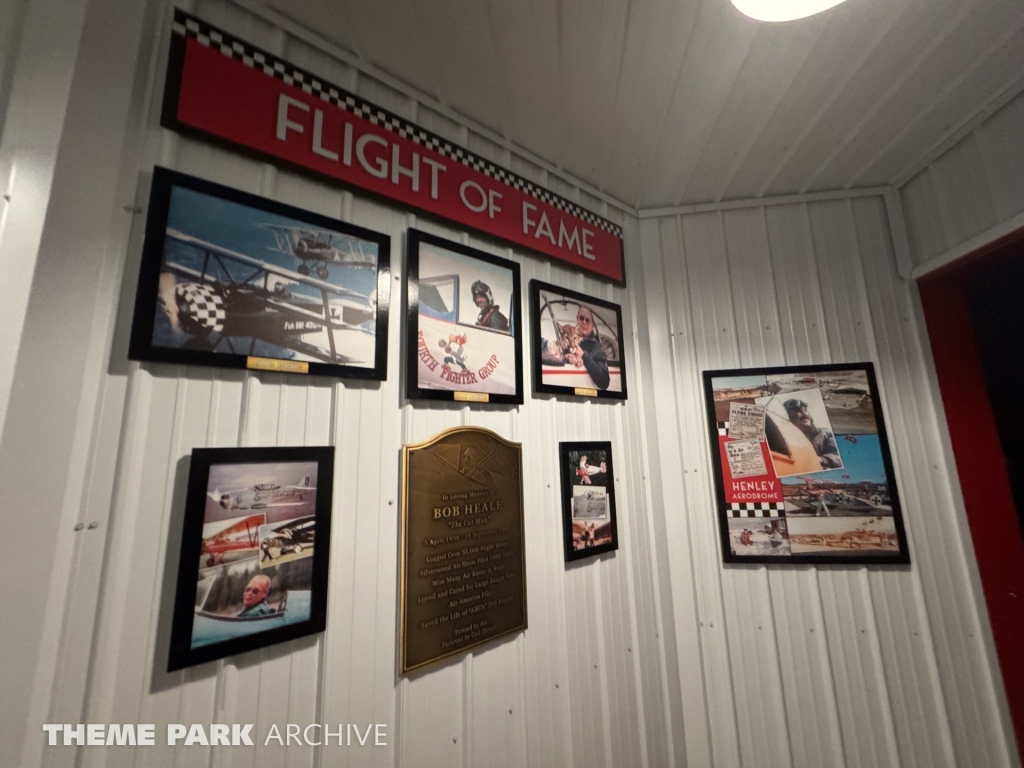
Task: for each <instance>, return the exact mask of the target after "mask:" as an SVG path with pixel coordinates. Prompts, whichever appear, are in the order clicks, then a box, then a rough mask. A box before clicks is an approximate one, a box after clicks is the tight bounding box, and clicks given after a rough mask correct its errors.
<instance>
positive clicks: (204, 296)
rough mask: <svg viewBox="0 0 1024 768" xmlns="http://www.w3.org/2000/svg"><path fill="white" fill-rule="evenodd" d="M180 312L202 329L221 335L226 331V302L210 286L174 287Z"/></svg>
mask: <svg viewBox="0 0 1024 768" xmlns="http://www.w3.org/2000/svg"><path fill="white" fill-rule="evenodd" d="M174 296H175V300H176V301H177V303H178V311H179V312H181V313H182V314H184V315H185V317H186V318H188V320H190V321H191V322H192V323H193V324H195V325H196V326H198V327H200V328H209V329H210V330H211V331H216V332H217V333H220V332H221V331H223V330H224V318H225V317H227V313H225V311H224V302H222V301H221V298H220V296H218V295H217V294H216V293H215V292H214V291H213V290H212V289H211V288H210V287H209V286H206V285H200V284H199V283H179V284H178V285H176V286H175V287H174Z"/></svg>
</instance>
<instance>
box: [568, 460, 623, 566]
mask: <svg viewBox="0 0 1024 768" xmlns="http://www.w3.org/2000/svg"><path fill="white" fill-rule="evenodd" d="M595 454H596V455H597V456H598V457H600V456H602V455H603V457H604V460H603V461H601V460H600V458H598V460H597V463H596V464H592V463H591V462H590V461H589V459H590V458H592V457H594V456H595ZM585 459H586V464H587V466H588V467H589V468H590V469H591V470H596V471H593V472H590V473H587V474H586V477H587V479H586V480H584V479H583V477H584V474H583V473H584V472H586V470H585V469H583V468H582V464H583V462H584V460H585ZM602 465H603V469H601V466H602ZM558 467H559V474H560V475H561V492H562V539H563V543H564V546H565V561H566V562H567V563H568V562H572V561H574V560H582V559H583V558H587V557H593V556H594V555H601V554H604V553H605V552H612V551H614V550H616V549H618V548H619V527H618V518H617V517H616V514H615V468H614V466H613V464H612V444H611V442H609V441H607V440H603V441H602V440H591V441H573V442H561V443H559V444H558ZM602 488H603V489H604V493H603V494H602V495H603V497H604V499H603V500H604V506H605V508H606V509H605V511H606V512H607V515H601V514H600V511H601V510H600V501H601V499H600V498H597V499H594V498H590V496H589V494H593V493H594V492H596V491H598V490H600V489H602ZM576 489H580V490H576ZM595 505H597V507H598V509H597V510H596V512H597V514H596V515H595V514H594V513H595V510H594V507H595ZM577 508H579V511H580V514H579V515H576V514H575V513H576V511H577ZM591 516H593V517H592V519H590V518H591ZM605 518H607V522H606V523H605V522H602V520H604V519H605ZM588 519H590V522H589V523H588V522H587V520H588ZM574 520H576V521H578V522H577V524H576V526H574V522H573V521H574ZM605 526H607V527H608V528H607V537H605V536H604V535H603V529H604V528H605ZM588 527H589V530H588ZM604 538H607V541H604V542H603V543H601V544H597V543H590V544H588V541H598V540H601V539H604Z"/></svg>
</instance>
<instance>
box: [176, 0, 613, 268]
mask: <svg viewBox="0 0 1024 768" xmlns="http://www.w3.org/2000/svg"><path fill="white" fill-rule="evenodd" d="M162 123H163V125H165V126H167V127H169V128H173V129H175V130H179V131H182V132H184V133H189V134H194V135H199V136H202V137H204V138H208V139H214V140H216V141H218V142H221V143H226V144H228V145H230V146H233V147H236V148H241V149H245V150H247V151H249V152H253V153H255V154H257V155H259V156H260V157H263V158H265V159H268V160H270V161H272V162H276V163H281V164H285V165H288V166H291V167H296V168H299V169H302V170H305V171H310V172H313V173H316V174H318V175H320V176H325V177H328V178H330V179H333V180H337V181H339V182H342V183H344V184H346V185H349V186H352V187H356V188H358V189H361V190H365V191H367V192H370V193H373V194H374V195H378V196H380V197H384V198H387V199H389V200H393V201H396V202H398V203H400V204H402V205H404V206H408V207H411V208H415V209H417V210H420V211H424V212H426V213H429V214H434V215H436V216H440V217H442V218H444V219H448V220H450V221H453V222H456V223H458V224H461V225H463V226H465V227H468V228H471V229H474V230H478V231H480V232H483V233H486V234H490V235H494V236H496V237H499V238H501V239H502V240H505V241H508V242H510V243H513V244H515V245H519V246H525V247H526V248H529V249H531V250H534V251H538V252H540V253H542V254H545V255H547V256H551V257H553V258H555V259H558V260H560V261H564V262H567V263H569V264H572V265H573V266H575V267H578V268H579V269H582V270H585V271H587V272H590V273H593V274H595V275H599V276H601V277H604V278H608V279H610V280H612V281H614V282H616V283H620V284H624V283H625V271H624V263H623V247H622V229H621V227H619V226H618V225H616V224H615V223H613V222H611V221H608V220H607V219H605V218H602V217H601V216H598V215H597V214H594V213H593V212H591V211H588V210H586V209H584V208H582V207H581V206H579V205H578V204H576V203H574V202H572V201H571V200H567V199H565V198H563V197H560V196H559V195H556V194H554V193H553V192H550V191H548V190H546V189H544V188H543V187H540V186H538V185H536V184H534V183H533V182H530V181H528V180H527V179H524V178H522V177H521V176H518V175H516V174H514V173H512V172H511V171H508V170H507V169H504V168H501V167H500V166H497V165H495V164H494V163H492V162H490V161H489V160H486V159H484V158H482V157H479V156H478V155H474V154H473V153H471V152H469V151H467V150H465V149H464V148H462V147H458V146H456V145H454V144H452V143H451V142H449V141H447V140H446V139H443V138H441V137H440V136H437V135H436V134H433V133H431V132H429V131H427V130H425V129H423V128H421V127H419V126H418V125H416V124H414V123H411V122H409V121H408V120H405V119H404V118H401V117H399V116H397V115H395V114H393V113H391V112H388V111H387V110H384V109H382V108H380V107H378V106H376V105H374V104H371V103H369V102H367V101H366V100H365V99H362V98H360V97H358V96H356V95H355V94H352V93H349V92H348V91H346V90H344V89H342V88H339V87H337V86H334V85H332V84H330V83H328V82H326V81H324V80H323V79H322V78H319V77H317V76H315V75H313V74H311V73H309V72H306V71H305V70H302V69H299V68H298V67H295V66H293V65H291V64H289V63H287V62H285V61H283V60H282V59H280V58H279V57H277V56H274V55H272V54H270V53H267V52H266V51H263V50H261V49H259V48H256V47H255V46H253V45H250V44H249V43H247V42H245V41H242V40H239V39H238V38H236V37H234V36H232V35H229V34H228V33H226V32H224V31H222V30H219V29H217V28H215V27H212V26H210V25H209V24H206V23H205V22H202V21H200V20H199V19H197V18H195V17H193V16H191V15H189V14H186V13H184V12H183V11H180V10H179V11H175V18H174V30H173V35H172V42H171V56H170V60H169V63H168V74H167V88H166V91H165V95H164V105H163V117H162Z"/></svg>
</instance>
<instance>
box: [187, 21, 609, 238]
mask: <svg viewBox="0 0 1024 768" xmlns="http://www.w3.org/2000/svg"><path fill="white" fill-rule="evenodd" d="M173 29H174V34H176V35H180V36H182V37H191V38H195V39H196V40H198V41H199V43H200V44H202V45H205V46H207V47H210V48H216V49H218V50H219V51H220V52H221V53H222V54H224V55H225V56H227V57H228V58H232V59H237V60H238V61H241V62H242V63H244V64H245V65H246V66H247V67H252V68H253V69H261V70H263V72H264V73H265V74H267V75H270V76H271V77H274V78H277V79H278V80H283V81H284V82H285V83H287V84H288V85H294V86H296V87H298V88H301V89H302V90H303V91H305V92H306V93H308V94H309V95H310V96H318V97H319V98H320V99H321V100H322V101H325V102H327V103H329V104H333V105H334V106H336V107H338V108H340V109H343V110H345V111H346V112H351V113H352V114H354V115H357V116H359V117H362V118H365V119H366V120H369V121H370V122H371V123H372V124H373V125H379V126H381V127H383V128H384V129H385V130H387V131H390V132H391V133H397V134H398V135H399V136H401V137H402V138H404V139H409V140H410V141H413V142H415V143H416V144H419V145H420V146H422V147H426V148H427V149H432V150H434V151H435V152H437V153H439V154H441V155H443V156H444V157H447V158H449V159H451V160H454V161H456V162H458V163H462V165H465V166H467V167H469V168H472V169H473V170H475V171H479V172H480V173H482V174H484V175H485V176H489V177H490V178H492V179H497V180H498V181H501V182H503V183H505V184H507V185H508V186H510V187H513V188H514V189H517V190H519V191H520V192H523V193H525V194H527V195H530V196H532V197H535V198H537V199H538V200H543V201H544V202H545V203H547V204H548V205H550V206H553V207H554V208H558V209H559V210H561V211H565V212H566V213H569V214H572V215H573V216H575V217H576V218H578V219H582V220H583V221H585V222H587V223H588V224H590V225H591V226H594V227H597V228H598V229H602V230H604V231H605V232H608V233H610V234H612V235H615V236H616V237H619V238H621V237H622V227H620V226H619V225H617V224H615V223H613V222H611V221H608V220H607V219H605V218H602V217H601V216H598V215H597V214H596V213H593V212H591V211H588V210H586V209H585V208H581V207H580V206H579V205H577V204H576V203H574V202H572V201H571V200H566V199H565V198H564V197H561V196H559V195H556V194H555V193H554V192H551V191H549V190H547V189H544V188H543V187H539V186H537V185H536V184H534V183H533V182H530V181H527V180H526V179H524V178H523V177H522V176H518V175H516V174H514V173H512V172H511V171H509V170H506V169H505V168H502V167H500V166H497V165H495V164H494V163H492V162H491V161H490V160H485V159H484V158H482V157H480V156H479V155H475V154H473V153H472V152H469V151H468V150H465V149H463V148H462V147H458V146H456V145H454V144H452V143H451V142H449V141H447V140H445V139H442V138H441V137H440V136H437V135H436V134H433V133H431V132H429V131H426V130H424V129H423V128H420V127H419V126H418V125H416V124H415V123H411V122H409V121H408V120H405V119H404V118H401V117H399V116H398V115H394V114H392V113H390V112H387V111H386V110H384V109H381V108H380V107H378V106H376V105H375V104H371V103H370V102H368V101H366V100H364V99H361V98H360V97H359V96H356V95H355V94H353V93H349V92H348V91H346V90H345V89H343V88H339V87H337V86H335V85H331V84H330V83H325V82H323V81H322V80H321V79H320V78H318V77H316V76H315V75H313V74H310V73H309V72H306V71H305V70H302V69H299V68H298V67H296V66H294V65H292V64H289V63H288V62H286V61H283V60H281V59H279V58H277V57H276V56H274V55H272V54H269V53H267V52H266V51H262V50H260V49H259V48H256V47H255V46H253V45H250V44H249V43H246V42H244V41H242V40H238V39H237V38H235V37H233V36H231V35H229V34H228V33H227V32H223V31H222V30H219V29H217V28H216V27H212V26H210V25H209V24H207V23H205V22H203V21H200V20H199V19H197V18H196V17H194V16H191V15H189V14H187V13H185V12H184V11H181V10H178V9H175V11H174V27H173Z"/></svg>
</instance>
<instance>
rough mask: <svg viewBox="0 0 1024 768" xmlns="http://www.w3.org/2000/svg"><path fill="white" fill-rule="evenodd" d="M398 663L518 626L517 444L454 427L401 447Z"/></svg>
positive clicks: (521, 589)
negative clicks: (399, 630) (400, 561)
mask: <svg viewBox="0 0 1024 768" xmlns="http://www.w3.org/2000/svg"><path fill="white" fill-rule="evenodd" d="M401 594H402V605H401V637H400V639H399V645H400V647H401V651H400V653H401V662H400V665H401V671H402V673H405V672H408V671H410V670H413V669H416V668H418V667H422V666H423V665H424V664H429V663H430V662H433V661H437V660H439V659H443V658H445V657H447V656H451V655H452V654H456V653H461V652H463V651H465V650H468V649H469V648H473V647H475V646H478V645H480V644H481V643H486V642H489V641H491V640H494V639H495V638H498V637H502V636H503V635H507V634H510V633H513V632H518V631H519V630H521V629H526V555H525V552H524V548H523V476H522V446H521V445H520V444H519V443H510V442H508V441H507V440H504V439H502V438H501V437H499V436H498V435H496V434H495V433H493V432H491V431H490V430H487V429H480V428H478V427H456V428H455V429H449V430H446V431H444V432H441V433H440V434H439V435H436V436H434V437H433V438H431V439H430V440H427V441H425V442H422V443H417V444H416V445H406V446H404V447H403V448H402V574H401Z"/></svg>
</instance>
